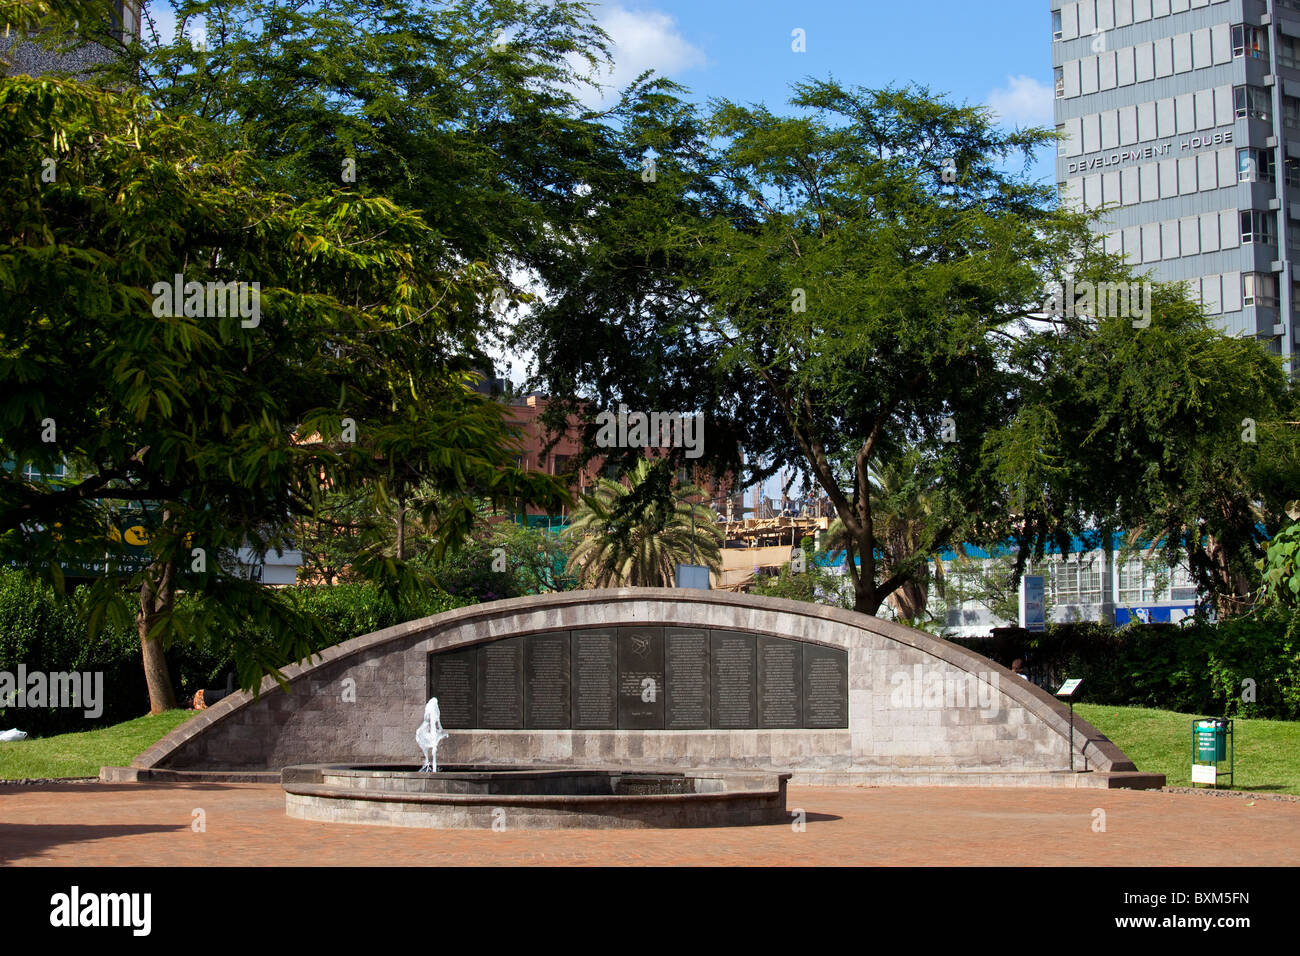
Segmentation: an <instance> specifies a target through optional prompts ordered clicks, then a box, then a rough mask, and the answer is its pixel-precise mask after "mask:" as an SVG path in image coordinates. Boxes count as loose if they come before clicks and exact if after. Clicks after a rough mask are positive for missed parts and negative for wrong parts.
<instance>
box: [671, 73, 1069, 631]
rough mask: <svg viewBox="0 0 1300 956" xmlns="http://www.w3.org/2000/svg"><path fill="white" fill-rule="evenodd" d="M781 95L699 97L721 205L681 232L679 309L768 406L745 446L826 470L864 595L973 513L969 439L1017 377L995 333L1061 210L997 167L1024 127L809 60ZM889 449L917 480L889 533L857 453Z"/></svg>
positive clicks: (879, 593)
mask: <svg viewBox="0 0 1300 956" xmlns="http://www.w3.org/2000/svg"><path fill="white" fill-rule="evenodd" d="M793 102H794V104H795V105H796V106H797V107H799V108H801V109H803V110H805V111H806V113H807V115H801V116H796V117H782V116H777V115H775V114H773V113H771V112H769V111H768V110H767V109H765V108H763V107H753V108H747V107H741V106H738V105H735V104H731V103H722V104H719V105H718V106H717V107H716V108H715V110H714V113H713V116H712V123H711V132H712V133H713V134H714V135H715V136H716V137H719V138H721V139H722V141H723V145H722V147H721V148H720V149H719V150H718V153H717V167H716V172H715V177H716V179H717V180H718V181H719V182H720V183H721V184H722V186H723V188H724V189H725V191H726V193H727V196H728V198H729V200H730V202H731V207H732V211H731V212H730V214H729V215H727V216H726V217H715V218H713V219H712V220H710V221H708V222H703V223H688V224H685V225H684V226H683V227H682V228H681V229H680V231H679V235H680V238H681V241H682V243H683V249H689V248H691V247H693V248H694V249H696V250H697V254H696V255H695V257H694V261H693V263H692V266H693V271H692V272H691V274H690V283H691V288H692V291H694V292H695V293H696V294H697V295H698V296H699V300H700V310H699V321H700V322H702V323H705V324H706V326H707V328H709V329H710V330H711V331H712V333H713V334H714V336H716V339H717V341H718V342H719V343H720V345H719V349H720V359H721V362H722V363H723V365H724V367H725V366H731V367H735V368H740V369H743V370H744V371H745V373H746V374H747V375H748V376H749V377H750V379H751V382H752V392H753V393H755V394H757V395H759V396H761V397H762V399H763V400H764V401H765V403H766V408H767V409H768V410H770V414H771V420H769V421H766V422H763V423H761V426H760V427H763V428H764V431H763V432H758V431H757V430H756V431H753V432H751V433H750V435H751V442H752V443H753V444H751V445H750V448H751V449H753V448H755V447H757V448H758V449H761V452H762V456H763V458H764V459H765V460H767V461H768V462H769V463H771V464H773V465H775V466H780V467H791V468H794V469H796V470H798V471H799V472H801V473H802V474H803V475H805V476H806V478H807V479H808V480H810V481H811V482H815V483H816V484H817V485H819V486H820V487H821V488H822V489H823V490H824V491H825V492H826V494H827V495H828V496H829V498H830V500H831V502H832V504H833V505H834V506H835V509H836V514H837V515H838V517H839V519H840V520H841V522H842V523H843V527H844V530H845V539H846V544H847V551H848V554H847V561H846V564H847V567H848V570H849V575H850V578H851V580H852V582H853V586H854V592H855V607H856V609H857V610H860V611H865V612H867V613H875V611H876V610H877V609H878V608H879V607H880V605H881V603H883V602H884V601H885V599H886V598H887V597H888V596H889V595H891V594H893V593H895V592H896V591H898V590H899V589H900V588H901V587H903V586H904V585H905V584H906V583H907V582H908V581H910V580H914V579H916V578H917V577H918V576H920V575H921V574H922V573H923V568H924V565H925V561H926V558H927V557H928V556H929V555H931V554H933V553H934V552H935V551H936V550H937V549H938V547H939V546H941V545H943V544H946V543H948V542H949V541H951V540H953V539H954V538H956V537H959V535H960V533H961V532H962V531H964V530H966V531H968V530H970V529H971V522H970V520H969V519H970V516H971V515H972V514H973V513H977V512H978V511H979V510H980V507H981V506H982V504H983V503H984V500H985V499H986V496H987V495H988V493H989V487H990V477H991V474H990V470H989V468H988V467H987V466H988V462H987V460H986V459H985V457H984V455H983V443H984V440H985V438H986V436H987V435H988V434H989V433H990V432H992V431H994V430H996V429H997V428H999V427H1000V426H1001V425H1002V424H1003V423H1004V422H1005V420H1006V417H1007V415H1008V412H1009V410H1010V408H1012V407H1013V402H1014V399H1015V396H1016V394H1017V393H1018V391H1019V389H1020V381H1019V376H1018V374H1017V372H1018V370H1017V369H1016V368H1015V367H1014V365H1013V363H1012V361H1011V349H1012V346H1013V345H1014V344H1015V342H1016V339H1015V337H1014V336H1013V335H1012V334H1010V333H1011V332H1012V331H1013V330H1014V329H1015V327H1016V325H1017V323H1018V322H1020V321H1021V320H1023V319H1024V318H1026V317H1027V316H1028V315H1029V314H1030V313H1031V312H1032V311H1033V310H1034V308H1035V306H1034V303H1035V301H1036V300H1038V301H1041V296H1040V294H1039V290H1040V289H1041V288H1042V286H1043V276H1044V274H1045V273H1046V272H1047V271H1048V269H1049V268H1050V267H1051V265H1052V264H1053V263H1055V262H1056V261H1057V260H1059V259H1060V258H1061V257H1062V256H1063V255H1064V253H1065V252H1066V251H1067V249H1068V247H1069V238H1070V236H1071V235H1072V233H1071V231H1070V227H1071V225H1072V224H1071V222H1070V220H1069V218H1068V217H1065V216H1063V215H1062V214H1060V213H1058V212H1057V211H1056V210H1055V209H1054V207H1053V206H1052V203H1051V201H1050V199H1051V197H1050V194H1049V193H1048V192H1047V191H1046V190H1045V189H1043V188H1042V187H1041V186H1037V185H1035V184H1033V183H1031V182H1029V181H1028V180H1027V179H1026V178H1024V177H1022V176H1017V175H1015V174H1012V173H1008V172H1006V171H1004V170H1003V168H1002V166H1003V165H1004V164H1005V163H1006V162H1007V161H1008V160H1009V159H1010V158H1012V157H1014V156H1019V157H1021V158H1023V159H1024V160H1026V161H1027V160H1028V158H1029V156H1030V154H1031V152H1032V150H1033V149H1034V147H1036V146H1038V145H1040V144H1042V143H1044V142H1047V141H1049V140H1050V136H1049V135H1048V134H1046V133H1044V132H1042V131H1032V130H1031V131H1027V132H1022V133H1010V134H1006V133H1000V132H998V131H997V130H996V129H995V128H994V127H993V126H992V124H991V123H990V121H989V118H988V116H987V114H986V113H985V112H984V111H982V110H980V109H976V108H969V107H959V106H953V105H950V104H947V103H944V102H941V101H939V100H936V99H934V98H932V97H931V96H930V95H929V94H928V92H927V91H925V90H911V89H908V90H893V89H890V90H883V91H866V90H859V89H854V90H850V89H845V88H843V87H841V86H839V85H838V84H835V83H833V82H812V83H806V84H801V85H799V86H798V87H797V88H796V96H795V98H794V100H793ZM908 449H914V450H915V452H914V453H915V454H916V455H918V461H920V462H923V463H924V470H926V471H927V472H929V473H930V474H931V475H933V481H934V487H933V489H932V491H931V494H930V507H929V509H928V510H927V511H926V512H925V513H924V514H921V515H918V516H917V519H918V520H917V521H915V522H914V523H913V526H912V531H913V532H914V534H913V535H911V536H909V539H908V540H906V541H903V540H901V539H899V540H891V535H890V531H889V528H888V527H887V521H886V518H887V514H881V513H879V511H878V508H877V505H878V500H877V499H876V498H875V497H874V496H873V494H872V484H871V480H870V475H871V472H872V471H873V469H876V468H879V467H881V466H882V465H884V464H886V463H889V462H891V461H894V460H896V459H899V458H901V457H902V456H903V455H905V454H906V453H908ZM893 537H894V538H897V536H893ZM892 546H901V547H903V553H898V554H893V553H891V555H890V558H889V561H888V566H887V567H886V566H885V565H884V564H883V563H882V554H883V552H884V550H885V549H886V548H887V547H892Z"/></svg>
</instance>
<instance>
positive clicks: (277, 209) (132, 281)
mask: <svg viewBox="0 0 1300 956" xmlns="http://www.w3.org/2000/svg"><path fill="white" fill-rule="evenodd" d="M0 156H2V157H3V158H4V160H5V163H6V166H7V168H9V169H10V170H12V171H13V173H12V175H9V176H6V177H5V178H4V180H3V181H2V182H0V363H2V364H0V380H3V383H4V389H3V398H0V436H2V441H3V445H2V455H3V458H4V459H6V460H7V461H8V462H11V463H12V465H13V467H12V468H11V469H10V470H7V471H5V472H3V473H0V550H2V552H3V556H4V558H5V559H6V560H9V561H12V562H16V563H20V564H22V565H24V566H27V567H31V568H42V569H46V570H48V572H49V573H50V574H51V575H53V576H55V577H56V579H57V577H58V575H59V566H60V562H61V561H64V560H68V559H69V558H72V559H75V560H80V561H90V560H100V561H102V560H103V556H104V555H105V554H106V553H107V554H112V553H114V552H115V550H116V549H115V543H114V542H113V540H112V536H111V533H110V532H109V529H108V526H107V522H106V514H105V512H106V510H107V509H108V507H109V504H110V503H111V502H114V501H116V502H122V501H135V502H151V503H153V504H154V506H155V512H156V513H157V514H158V515H159V516H160V521H159V523H158V525H157V527H155V528H154V529H153V534H152V537H151V540H150V541H149V549H150V554H151V563H150V565H149V567H148V568H146V569H145V570H144V571H141V572H139V573H137V574H135V575H133V576H128V575H125V574H124V573H121V572H122V571H123V569H122V568H121V566H120V565H118V566H114V562H113V561H111V560H110V567H109V574H108V575H107V576H106V577H105V578H104V579H102V580H101V581H100V582H99V588H98V599H97V600H96V601H94V602H92V606H94V607H95V608H96V609H97V610H96V611H95V612H93V615H92V617H93V618H94V617H97V616H102V615H103V614H104V613H107V612H108V611H110V610H112V611H116V612H118V613H121V612H123V611H124V610H125V608H124V606H123V605H121V604H120V601H119V600H117V599H120V594H121V592H120V590H119V589H118V585H119V584H120V583H121V581H122V579H123V578H129V580H130V582H131V586H132V587H134V588H135V590H136V592H137V593H138V594H139V597H140V600H139V610H138V615H137V623H138V627H139V632H140V637H141V646H142V653H143V656H144V661H145V671H146V676H147V678H148V681H149V689H150V701H151V707H152V709H154V710H160V709H164V708H166V707H168V706H171V705H172V704H173V700H172V697H171V694H172V690H171V685H170V680H169V679H168V676H167V673H166V665H165V659H164V658H163V656H162V652H163V648H164V646H165V644H166V643H167V642H168V641H169V640H170V639H171V638H172V637H173V636H175V635H177V634H182V635H183V634H188V633H198V632H210V633H221V632H222V631H223V630H228V631H231V632H233V631H234V630H235V627H234V626H233V625H234V624H235V623H236V622H242V623H244V624H247V623H248V621H249V620H250V619H251V620H252V621H253V622H254V623H257V624H260V625H262V626H263V627H264V628H265V629H266V630H268V631H269V632H271V633H273V634H274V635H275V636H276V637H277V638H278V642H277V644H276V646H274V647H270V648H265V647H263V648H248V647H242V646H240V647H236V649H235V650H236V660H237V664H238V666H239V671H240V677H241V680H242V681H243V682H244V684H245V686H251V685H252V684H253V683H254V682H255V681H256V679H257V678H258V677H260V675H261V674H262V673H265V672H268V671H269V672H272V673H278V671H276V667H277V666H278V665H279V664H282V663H284V662H285V661H287V660H293V659H298V658H300V657H302V656H303V655H304V654H305V653H306V652H307V650H308V649H309V647H310V646H311V638H310V634H311V624H312V622H311V621H310V620H309V619H304V618H302V617H301V616H300V615H297V614H295V613H294V610H293V608H292V607H291V606H290V605H288V604H287V603H286V602H282V601H280V600H278V599H277V598H276V597H275V595H274V594H273V593H271V592H268V591H267V590H266V589H264V588H261V587H259V586H256V585H254V584H252V583H251V582H249V581H247V580H245V579H244V578H243V577H242V576H241V575H240V574H239V572H238V569H237V568H234V567H232V566H231V565H230V562H229V558H228V556H229V555H230V554H232V553H234V552H235V551H237V550H238V549H239V548H241V547H245V546H247V547H251V548H252V550H253V551H254V552H261V553H265V551H266V550H268V549H271V548H284V547H289V546H292V544H293V538H292V529H293V526H294V523H295V519H297V518H300V517H302V516H306V515H311V514H312V513H313V512H314V508H315V504H316V502H317V501H318V500H319V498H320V495H321V493H322V491H323V490H324V489H331V490H337V491H357V490H364V491H365V492H366V493H367V494H369V495H371V496H373V497H374V498H375V499H376V500H378V501H382V500H383V499H384V498H385V497H387V496H389V495H390V494H391V493H392V489H393V488H394V487H399V486H401V485H402V484H403V483H406V482H410V481H419V482H427V483H429V484H430V485H431V486H433V487H436V488H438V489H441V490H443V491H444V492H445V493H447V495H448V496H449V499H450V500H451V501H452V505H451V506H450V507H448V508H447V509H445V510H444V511H443V512H442V513H441V514H440V516H439V518H440V521H439V529H440V535H441V539H442V540H443V541H445V542H454V541H456V540H457V539H458V538H461V537H463V536H464V535H465V534H466V533H467V532H468V530H469V528H470V527H471V526H472V524H473V521H474V508H473V505H472V502H473V501H475V500H476V499H479V498H485V499H488V500H498V501H505V500H512V499H515V498H522V499H524V500H529V501H536V502H539V503H542V504H544V505H548V506H549V505H554V504H556V503H557V502H559V501H561V500H563V498H564V496H565V494H564V492H563V489H562V488H561V487H560V486H559V485H558V483H557V482H555V481H554V480H553V479H551V478H548V477H547V476H544V475H539V474H536V473H527V472H523V471H521V470H520V469H518V468H516V467H515V466H514V449H513V447H512V438H513V433H512V430H511V429H510V427H509V426H508V425H507V423H506V422H505V419H504V417H503V416H504V409H503V408H502V407H501V406H500V405H499V404H497V403H494V402H492V401H491V400H489V399H487V398H485V397H483V396H481V395H479V394H477V393H475V392H473V391H472V390H471V389H470V388H469V387H468V385H469V383H470V381H471V376H470V372H469V369H470V368H472V367H475V366H476V365H478V364H479V363H480V362H481V357H480V354H479V352H478V351H477V340H478V333H479V322H478V316H479V315H480V314H481V311H482V310H481V308H480V301H481V300H482V299H483V298H484V297H486V296H487V295H488V293H489V291H490V289H491V287H492V279H491V277H490V275H489V274H488V273H487V271H486V270H485V269H483V268H482V267H481V266H477V265H474V264H464V263H463V262H461V261H460V260H459V259H458V258H457V257H456V256H455V255H453V254H451V253H449V251H448V250H447V249H446V247H445V245H444V244H443V243H442V242H440V241H439V240H438V237H437V236H436V235H435V234H434V233H433V232H432V231H431V230H430V229H429V227H428V226H427V225H426V224H425V223H424V221H423V220H422V219H421V217H420V216H419V215H418V214H416V213H414V212H412V211H409V210H405V209H402V208H400V207H398V206H396V205H395V204H393V203H392V202H390V201H388V200H386V199H381V198H367V197H363V196H356V195H342V194H332V195H327V196H321V197H316V198H310V199H306V200H302V199H298V198H295V197H292V196H289V195H286V194H283V193H280V192H278V191H276V190H274V189H271V188H269V187H268V186H267V185H266V184H265V183H264V181H263V180H262V178H261V177H260V176H259V175H258V173H257V171H256V169H255V167H254V164H253V163H252V162H251V161H250V159H249V157H248V156H247V155H246V154H243V153H239V152H230V151H229V150H228V149H227V147H226V144H225V143H223V142H222V140H221V138H220V137H219V136H217V135H214V134H213V131H212V129H211V127H210V126H209V125H208V124H206V123H204V122H203V121H201V120H198V119H196V118H193V117H179V118H172V117H168V116H166V115H160V114H158V113H157V112H156V111H155V110H154V109H153V107H152V105H151V104H150V103H149V102H148V101H147V100H145V99H143V98H141V97H139V96H137V95H136V94H134V93H130V92H123V93H116V92H110V91H104V90H97V89H94V88H91V87H88V86H86V85H83V84H80V83H76V82H73V81H67V80H53V79H36V80H32V79H25V78H13V79H5V80H0ZM178 275H179V276H181V281H182V282H183V283H198V286H196V287H195V288H196V289H198V292H197V293H192V292H191V290H190V287H189V286H188V285H186V286H184V287H183V290H182V291H183V296H182V297H181V298H183V300H184V301H183V303H182V302H181V301H176V302H174V303H172V304H171V305H168V304H165V303H163V302H162V298H163V295H162V293H163V292H164V291H166V290H168V289H170V288H171V287H172V286H173V284H174V281H175V277H176V276H178ZM211 283H221V284H222V287H223V288H227V289H228V288H237V289H238V290H239V291H240V292H241V296H242V294H243V293H245V292H247V293H249V294H248V295H247V296H246V297H241V298H239V301H240V303H241V304H242V303H243V302H244V301H245V298H246V300H247V301H248V303H249V304H250V305H252V304H255V305H256V308H255V309H253V310H251V312H250V314H244V312H243V311H237V310H236V309H235V307H234V305H233V304H231V303H233V302H234V301H235V300H234V299H229V300H227V301H225V304H224V305H223V304H222V301H223V300H222V298H221V293H220V292H218V295H217V302H216V305H217V306H218V308H217V309H216V311H214V300H213V292H212V286H211ZM226 283H231V284H234V285H232V286H231V287H225V284H226ZM241 283H242V284H244V285H239V284H241ZM253 283H256V284H257V287H258V288H259V289H260V292H259V294H256V295H254V294H252V293H253V291H254V289H253V285H252V284H253ZM205 290H206V295H205V294H204V292H205ZM64 465H66V466H67V467H68V469H69V474H68V477H67V478H66V479H64V480H62V481H59V482H50V481H48V480H44V479H42V478H41V477H40V476H42V475H51V474H56V473H58V472H59V471H60V470H61V468H62V466H64ZM376 533H378V532H376ZM223 556H225V558H224V559H223ZM360 570H361V572H362V573H364V574H366V575H367V576H369V577H372V578H374V579H379V580H382V581H384V582H385V583H386V584H388V585H390V586H392V587H394V588H398V587H412V586H415V584H416V581H415V578H414V577H413V575H412V574H411V573H410V569H408V568H406V567H405V566H404V565H403V563H402V562H400V561H397V560H395V559H393V558H392V557H389V556H385V555H382V554H381V553H377V554H376V556H375V559H374V561H372V562H371V563H369V564H368V565H367V566H364V567H362V568H361V569H360ZM179 588H184V589H186V590H191V591H195V592H202V593H203V594H204V595H207V596H208V597H209V598H211V600H209V601H205V602H202V613H201V614H197V615H195V616H194V617H192V618H190V619H183V618H182V617H181V616H180V615H178V614H176V613H173V611H174V607H173V599H174V596H175V593H176V591H177V589H179ZM93 623H94V620H93V619H92V624H93Z"/></svg>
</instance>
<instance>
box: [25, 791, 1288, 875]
mask: <svg viewBox="0 0 1300 956" xmlns="http://www.w3.org/2000/svg"><path fill="white" fill-rule="evenodd" d="M1251 804H1252V802H1251V801H1249V800H1246V799H1237V798H1217V799H1216V798H1213V797H1207V796H1202V795H1198V794H1178V793H1162V792H1159V791H1116V790H1111V791H1105V790H1047V789H1032V790H1031V789H1014V788H1006V789H995V790H994V789H989V790H975V789H964V788H949V787H938V788H936V787H924V788H922V787H899V788H822V787H815V788H814V787H791V788H790V791H789V806H790V807H791V808H792V809H793V808H796V807H798V808H802V809H803V810H805V811H806V813H807V824H806V828H805V830H804V831H803V832H796V831H795V830H794V829H793V828H792V827H791V826H789V825H780V826H766V827H741V828H726V829H698V830H624V831H616V830H565V831H536V830H533V831H523V830H520V831H515V832H511V831H510V830H508V829H507V830H506V831H505V832H493V831H489V830H483V831H467V830H421V829H399V828H393V827H374V826H350V825H344V824H325V823H309V822H306V821H302V820H291V819H289V818H288V817H286V816H285V814H284V794H283V792H282V791H281V790H280V788H279V787H278V786H271V785H265V784H86V785H79V786H70V785H55V786H48V785H47V786H31V787H12V788H9V787H7V788H5V790H4V791H3V792H0V863H4V864H7V865H41V864H61V865H75V866H122V865H133V866H152V865H170V866H175V865H183V864H186V863H190V862H192V861H193V860H194V857H195V854H196V853H201V854H202V856H203V859H204V860H205V862H207V863H208V864H209V865H211V864H218V865H232V866H250V865H257V864H281V865H290V866H293V865H316V864H326V865H343V866H365V865H377V864H378V865H394V866H406V865H410V866H429V865H444V866H457V865H481V864H489V865H518V864H523V865H530V866H537V865H548V864H552V865H598V864H604V865H609V864H613V865H618V864H640V865H673V864H706V865H707V864H712V865H729V864H744V865H759V866H781V865H818V864H841V865H844V864H847V865H861V864H867V865H878V864H885V865H927V864H946V865H958V866H960V865H1008V866H1024V865H1039V864H1069V865H1130V866H1131V865H1137V866H1161V865H1198V864H1199V865H1204V864H1207V863H1213V862H1215V861H1219V862H1224V861H1231V862H1232V863H1233V864H1234V865H1238V866H1282V865H1287V866H1293V865H1295V864H1296V862H1297V861H1300V803H1287V802H1280V801H1270V800H1265V799H1260V800H1255V801H1253V805H1251ZM196 808H198V809H202V810H203V811H204V813H205V817H206V831H205V832H202V833H199V832H195V831H194V830H193V829H192V828H191V822H192V821H193V820H194V816H193V811H194V810H195V809H196ZM1097 808H1100V809H1102V810H1105V811H1106V816H1105V824H1106V831H1105V832H1104V833H1100V832H1094V831H1093V823H1094V819H1096V817H1095V816H1094V813H1093V811H1094V809H1097Z"/></svg>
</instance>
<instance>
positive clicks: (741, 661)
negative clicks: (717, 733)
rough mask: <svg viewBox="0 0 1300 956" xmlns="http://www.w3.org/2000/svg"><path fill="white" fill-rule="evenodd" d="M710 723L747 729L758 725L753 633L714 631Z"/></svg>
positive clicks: (717, 725)
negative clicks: (711, 712)
mask: <svg viewBox="0 0 1300 956" xmlns="http://www.w3.org/2000/svg"><path fill="white" fill-rule="evenodd" d="M710 636H711V638H712V641H713V654H712V656H711V658H710V661H709V663H710V665H711V668H712V671H713V687H712V690H713V726H714V727H717V728H718V729H719V730H748V729H750V728H752V727H756V726H757V725H758V721H757V706H758V694H757V687H756V686H755V675H756V673H757V664H756V662H755V658H754V654H755V649H754V640H755V638H754V635H753V634H738V633H736V632H735V631H714V632H713V633H712V634H711V635H710Z"/></svg>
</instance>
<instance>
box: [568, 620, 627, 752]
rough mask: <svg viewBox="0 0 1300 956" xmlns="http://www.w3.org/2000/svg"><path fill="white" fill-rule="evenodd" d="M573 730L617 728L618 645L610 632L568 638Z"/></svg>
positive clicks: (593, 632) (583, 633) (582, 633)
mask: <svg viewBox="0 0 1300 956" xmlns="http://www.w3.org/2000/svg"><path fill="white" fill-rule="evenodd" d="M572 648H573V650H572V660H573V695H572V713H573V729H574V730H617V729H618V645H617V643H616V641H615V637H614V632H613V631H574V632H573V635H572Z"/></svg>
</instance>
